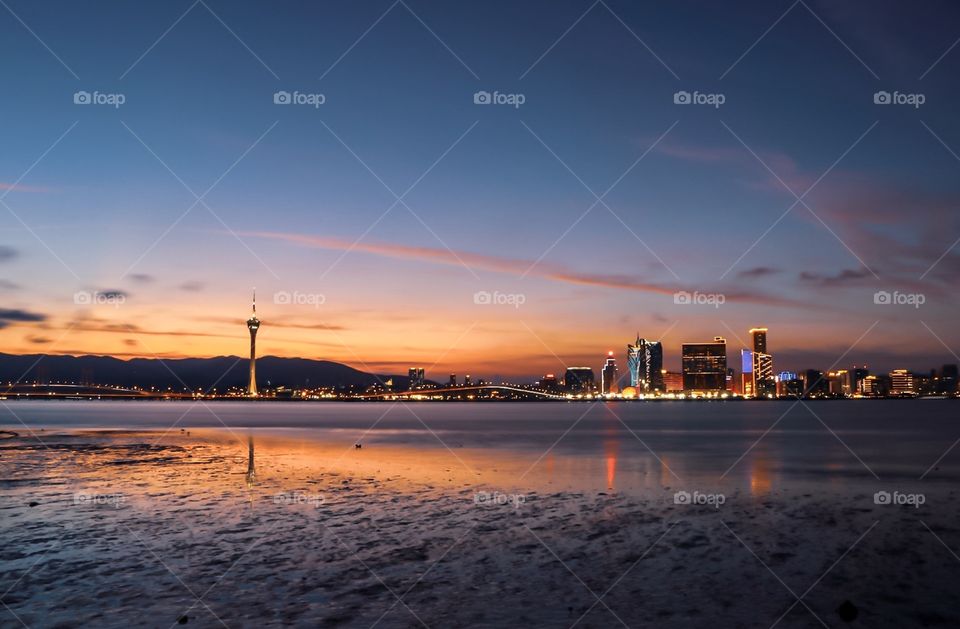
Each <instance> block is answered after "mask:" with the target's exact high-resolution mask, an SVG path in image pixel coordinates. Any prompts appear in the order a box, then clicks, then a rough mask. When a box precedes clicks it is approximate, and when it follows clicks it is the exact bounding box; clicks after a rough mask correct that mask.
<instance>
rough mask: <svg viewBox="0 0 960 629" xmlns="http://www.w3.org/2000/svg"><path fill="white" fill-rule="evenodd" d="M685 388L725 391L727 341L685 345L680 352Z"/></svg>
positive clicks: (688, 389)
mask: <svg viewBox="0 0 960 629" xmlns="http://www.w3.org/2000/svg"><path fill="white" fill-rule="evenodd" d="M680 359H681V364H682V367H683V388H684V390H686V391H705V392H712V391H723V390H725V388H726V384H727V340H726V339H725V338H723V337H722V336H717V337H714V339H713V342H707V343H683V345H682V346H681V352H680Z"/></svg>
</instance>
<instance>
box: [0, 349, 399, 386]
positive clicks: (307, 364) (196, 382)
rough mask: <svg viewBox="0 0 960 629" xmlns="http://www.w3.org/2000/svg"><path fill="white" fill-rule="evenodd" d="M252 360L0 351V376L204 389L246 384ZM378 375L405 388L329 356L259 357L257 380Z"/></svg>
mask: <svg viewBox="0 0 960 629" xmlns="http://www.w3.org/2000/svg"><path fill="white" fill-rule="evenodd" d="M249 364H250V363H249V362H248V359H246V358H238V357H236V356H217V357H215V358H179V359H169V360H168V359H159V358H132V359H130V360H120V359H119V358H113V357H111V356H59V355H49V354H22V355H18V354H3V353H0V382H2V383H8V382H15V381H20V382H41V383H50V382H76V383H84V384H101V385H115V386H121V387H134V386H139V387H144V388H149V387H156V388H158V389H166V388H167V387H171V388H173V389H174V390H182V389H183V388H184V384H186V386H187V387H188V388H190V389H193V390H199V391H205V390H207V389H210V388H212V387H214V386H216V388H217V390H219V391H223V390H225V389H227V388H229V387H245V386H246V384H247V378H248V369H249ZM378 378H379V379H382V380H387V379H389V378H393V382H394V385H395V386H397V387H398V388H406V386H407V383H408V378H407V376H389V375H379V376H378V375H374V374H370V373H366V372H364V371H359V370H357V369H354V368H353V367H348V366H347V365H344V364H341V363H335V362H331V361H329V360H309V359H306V358H280V357H277V356H264V357H262V358H258V359H257V383H258V384H259V385H260V386H261V387H264V386H266V385H267V384H268V383H269V384H271V385H274V386H277V385H286V386H288V387H304V386H310V387H346V386H369V385H371V384H374V383H376V382H377V381H378Z"/></svg>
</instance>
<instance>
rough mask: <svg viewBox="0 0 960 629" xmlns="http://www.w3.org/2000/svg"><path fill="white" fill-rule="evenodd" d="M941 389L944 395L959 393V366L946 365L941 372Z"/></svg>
mask: <svg viewBox="0 0 960 629" xmlns="http://www.w3.org/2000/svg"><path fill="white" fill-rule="evenodd" d="M940 387H941V389H942V390H943V392H944V393H956V392H957V366H956V365H944V366H943V369H941V370H940Z"/></svg>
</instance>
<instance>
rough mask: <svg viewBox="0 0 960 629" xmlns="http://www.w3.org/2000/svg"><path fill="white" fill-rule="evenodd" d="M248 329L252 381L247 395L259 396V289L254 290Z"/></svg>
mask: <svg viewBox="0 0 960 629" xmlns="http://www.w3.org/2000/svg"><path fill="white" fill-rule="evenodd" d="M247 329H248V330H250V383H249V384H248V385H247V395H250V396H252V397H256V396H257V330H259V329H260V319H257V290H256V289H254V290H253V314H251V315H250V318H249V319H247Z"/></svg>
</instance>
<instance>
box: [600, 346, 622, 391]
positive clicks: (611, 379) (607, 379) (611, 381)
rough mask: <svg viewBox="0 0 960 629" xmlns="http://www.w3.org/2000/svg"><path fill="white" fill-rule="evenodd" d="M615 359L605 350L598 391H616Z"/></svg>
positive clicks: (611, 353)
mask: <svg viewBox="0 0 960 629" xmlns="http://www.w3.org/2000/svg"><path fill="white" fill-rule="evenodd" d="M617 392H618V391H617V359H616V358H614V357H613V352H612V351H610V352H607V360H606V362H604V363H603V369H602V370H601V371H600V393H603V394H607V393H617Z"/></svg>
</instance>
